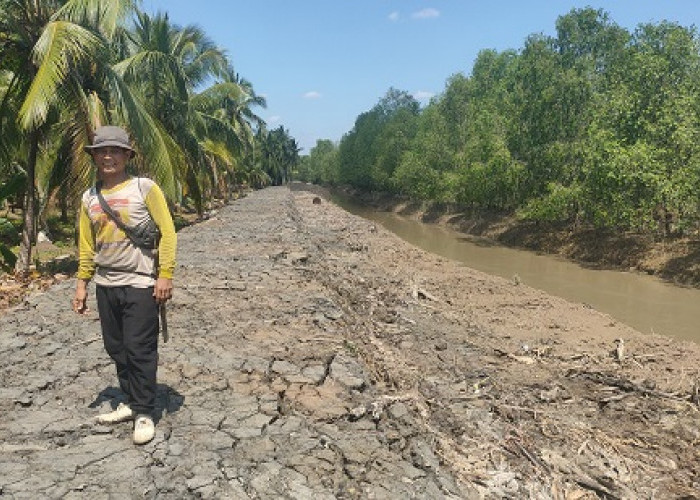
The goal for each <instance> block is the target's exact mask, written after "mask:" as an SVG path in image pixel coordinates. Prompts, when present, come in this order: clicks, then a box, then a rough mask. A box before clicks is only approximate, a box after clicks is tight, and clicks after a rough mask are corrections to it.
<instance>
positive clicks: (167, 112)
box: [115, 12, 235, 212]
mask: <svg viewBox="0 0 700 500" xmlns="http://www.w3.org/2000/svg"><path fill="white" fill-rule="evenodd" d="M128 45H129V55H128V57H126V58H125V59H124V60H123V61H121V62H120V63H119V64H117V65H116V66H115V69H116V70H117V72H118V73H119V74H120V75H122V76H123V78H124V80H125V81H126V82H128V83H129V85H131V86H132V87H133V88H135V89H138V92H139V93H140V94H141V95H142V96H143V99H144V101H145V102H148V110H149V112H150V113H151V114H152V115H153V116H154V117H156V118H157V119H158V121H159V123H161V124H162V126H163V128H164V130H165V131H167V133H168V134H169V135H170V136H171V137H172V138H173V139H174V140H175V142H176V143H177V144H178V145H179V147H180V148H181V149H180V151H182V153H183V154H184V156H185V158H186V162H185V163H184V165H183V166H184V169H183V170H181V171H178V172H176V175H177V181H178V183H179V184H180V186H181V189H182V192H183V193H186V194H189V195H190V196H191V197H192V198H193V200H194V202H195V206H196V207H197V210H198V211H199V212H201V211H202V209H203V188H204V185H205V184H206V182H205V180H204V179H205V178H206V174H207V172H209V166H210V165H211V163H210V161H209V159H208V158H207V154H206V152H205V150H204V148H203V147H202V140H203V139H204V138H206V137H209V136H210V135H212V134H214V135H220V136H221V135H223V136H226V135H228V136H229V139H235V135H234V133H233V132H234V131H233V129H231V128H230V127H227V126H226V124H225V123H222V122H221V121H220V120H217V119H216V117H213V116H209V115H206V114H204V113H202V112H199V110H198V109H196V108H195V107H194V106H193V105H192V98H193V97H194V95H195V91H196V89H197V88H198V87H199V86H201V85H202V84H204V83H206V82H207V81H208V80H209V79H210V78H214V77H216V76H219V75H221V74H223V73H224V72H225V70H226V68H227V67H228V66H229V62H228V59H227V58H226V55H225V53H224V52H223V51H222V50H220V49H218V48H217V47H216V46H214V44H213V43H212V42H211V41H210V40H209V39H208V38H207V37H206V36H205V34H204V33H203V32H202V31H201V30H200V29H199V28H197V27H194V26H186V27H184V28H180V27H178V26H175V25H173V24H172V23H170V21H169V19H168V16H167V14H160V13H159V14H156V15H155V16H150V15H148V14H146V13H143V12H139V13H137V16H136V22H135V26H134V29H133V31H132V32H131V34H130V36H129V44H128ZM227 129H230V130H227ZM178 149H179V148H178Z"/></svg>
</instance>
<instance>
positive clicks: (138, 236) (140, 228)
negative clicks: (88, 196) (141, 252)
mask: <svg viewBox="0 0 700 500" xmlns="http://www.w3.org/2000/svg"><path fill="white" fill-rule="evenodd" d="M95 190H96V191H97V199H98V200H99V201H100V206H101V207H102V211H103V212H104V213H106V214H107V215H109V217H110V218H111V219H112V220H113V221H114V223H115V224H116V225H117V227H118V228H119V229H121V230H122V231H124V233H125V234H126V236H127V237H128V238H129V240H131V242H132V243H133V244H134V245H135V246H137V247H139V248H145V249H147V250H153V249H155V248H158V241H159V240H160V230H159V229H158V226H157V225H156V223H155V221H154V220H153V219H152V218H151V217H150V216H149V217H148V218H147V219H146V220H145V221H143V222H141V223H140V224H137V225H135V226H133V227H129V226H127V225H125V224H124V223H123V222H122V221H121V219H120V217H119V215H118V214H116V213H114V211H113V210H112V209H111V208H110V206H109V204H108V203H107V201H106V200H105V199H104V197H103V196H102V193H101V190H102V182H98V183H97V184H95Z"/></svg>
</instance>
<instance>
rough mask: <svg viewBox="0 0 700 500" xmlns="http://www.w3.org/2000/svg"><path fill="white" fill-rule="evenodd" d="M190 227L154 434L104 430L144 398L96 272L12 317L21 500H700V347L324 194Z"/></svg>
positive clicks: (12, 415) (2, 433) (1, 363)
mask: <svg viewBox="0 0 700 500" xmlns="http://www.w3.org/2000/svg"><path fill="white" fill-rule="evenodd" d="M178 240H179V249H178V262H179V266H178V270H177V275H176V291H175V295H174V298H173V302H172V304H171V305H170V308H169V329H170V335H171V337H172V339H171V341H170V342H168V343H167V344H163V346H162V349H161V360H160V368H159V391H158V403H157V404H158V407H157V420H158V424H157V431H156V438H155V440H154V441H153V442H152V443H150V444H148V445H146V446H144V447H134V446H133V445H132V444H131V441H130V434H131V432H130V427H129V424H126V423H125V424H120V425H117V426H114V427H104V426H96V425H94V423H93V420H92V419H93V417H94V415H95V414H97V413H98V412H99V411H101V410H104V409H106V408H108V407H110V406H111V405H113V404H116V401H117V400H118V398H119V396H120V394H119V391H118V390H117V389H116V388H115V387H114V383H115V376H114V373H113V368H112V366H111V364H110V363H109V360H108V359H107V357H106V355H105V354H104V352H103V349H102V346H101V342H100V337H99V325H98V323H97V321H96V319H97V318H96V316H95V315H94V313H93V314H92V315H91V316H89V317H87V318H84V317H79V316H77V315H75V314H74V313H72V312H71V311H70V307H69V304H70V298H71V296H72V290H73V288H74V281H73V280H66V281H65V282H62V283H59V284H57V285H54V286H53V287H51V288H50V289H49V290H48V291H47V292H46V293H41V294H36V295H32V296H30V297H29V298H28V300H27V301H26V302H25V303H23V304H22V305H21V306H20V307H17V308H14V309H12V310H9V311H7V312H6V314H4V315H3V316H0V331H2V333H3V334H2V336H0V372H1V374H2V377H3V381H4V385H3V387H2V389H0V390H1V391H2V392H1V393H2V398H0V409H2V412H3V415H4V418H3V421H2V422H0V438H1V440H2V445H0V449H1V450H2V453H1V454H0V495H2V496H7V497H8V498H29V497H32V498H36V497H50V498H53V497H61V496H70V497H71V498H107V497H108V496H110V495H111V496H112V497H123V498H124V497H126V498H129V497H132V498H133V497H138V498H143V497H145V498H156V497H158V498H328V499H331V498H392V499H393V498H430V499H433V498H494V499H495V498H651V497H658V498H678V497H684V498H698V496H697V491H699V489H700V469H698V465H697V464H698V463H700V452H698V447H697V444H698V442H699V441H700V419H699V418H698V416H699V412H698V397H699V396H700V388H699V387H700V386H699V385H698V380H700V369H699V368H698V366H697V359H698V356H699V355H700V346H698V345H696V344H691V343H684V342H678V341H673V340H671V339H668V338H665V337H659V336H647V335H642V334H640V333H638V332H636V331H634V330H632V329H630V328H628V327H626V326H625V325H622V324H619V323H616V322H614V321H612V320H611V319H610V318H609V317H608V316H606V315H603V314H600V313H598V312H596V311H594V310H592V309H590V308H588V307H586V306H585V305H582V304H572V303H569V302H566V301H564V300H562V299H559V298H556V297H552V296H549V295H546V294H544V293H542V292H540V291H537V290H534V289H531V288H529V287H527V286H525V285H523V284H521V283H518V282H517V281H514V280H506V279H501V278H496V277H493V276H489V275H486V274H483V273H479V272H477V271H473V270H471V269H468V268H466V267H464V266H462V265H459V264H457V263H455V262H453V261H450V260H447V259H444V258H440V257H436V256H434V255H431V254H428V253H426V252H423V251H420V250H418V249H417V248H415V247H413V246H411V245H409V244H407V243H405V242H403V241H402V240H400V239H399V238H397V237H396V236H394V235H393V234H391V233H389V232H388V231H386V230H384V229H383V228H381V227H378V226H376V225H375V224H373V223H371V222H368V221H366V220H364V219H361V218H359V217H355V216H352V215H351V214H349V213H347V212H345V211H343V210H341V209H340V208H338V207H337V206H335V205H333V204H331V203H327V202H326V201H325V200H323V199H316V195H315V194H313V193H308V192H305V191H290V190H288V189H287V188H269V189H265V190H262V191H256V192H254V193H251V194H250V195H248V196H246V197H245V198H242V199H240V200H237V201H235V202H234V203H232V204H231V205H229V206H227V207H224V208H222V209H221V210H220V211H219V212H218V213H217V214H216V216H215V217H212V218H211V219H209V220H207V221H205V222H203V223H200V224H197V225H193V226H190V227H187V228H184V229H183V230H182V231H180V232H179V233H178ZM93 296H94V294H92V293H91V295H90V297H91V298H92V297H93ZM90 306H91V309H93V310H94V309H95V305H94V303H91V304H90ZM616 339H622V342H620V341H617V342H616Z"/></svg>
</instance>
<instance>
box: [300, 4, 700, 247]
mask: <svg viewBox="0 0 700 500" xmlns="http://www.w3.org/2000/svg"><path fill="white" fill-rule="evenodd" d="M320 158H321V151H320V150H319V151H318V152H314V154H312V155H310V156H309V158H308V161H307V162H306V163H305V165H304V168H305V171H304V176H305V178H307V179H310V180H313V181H314V182H337V183H344V184H350V185H353V186H355V187H356V188H360V189H365V190H383V191H395V192H398V193H401V194H405V195H408V196H410V197H413V198H415V199H418V200H429V201H440V202H456V203H461V204H464V205H468V206H470V207H472V208H473V209H475V210H500V211H507V212H516V213H518V214H519V215H520V216H521V217H524V218H527V219H530V220H541V221H551V222H565V223H571V224H591V225H595V226H597V227H601V228H606V229H620V230H633V231H642V232H647V233H657V234H660V235H669V234H672V233H676V234H680V233H682V232H689V231H698V230H699V229H700V200H699V198H698V186H700V38H699V37H698V33H697V31H696V29H695V28H693V27H691V28H686V27H683V26H680V25H678V24H676V23H671V22H667V21H664V22H661V23H657V24H642V25H640V26H638V27H637V29H636V30H634V32H629V31H627V30H625V29H623V28H621V27H620V26H618V25H616V24H615V23H614V22H613V21H612V20H611V19H610V17H609V15H608V14H607V13H606V12H604V11H602V10H596V9H592V8H590V7H587V8H583V9H573V10H571V11H570V12H569V13H567V14H565V15H563V16H561V17H560V18H559V19H557V22H556V35H555V36H553V37H550V36H545V35H532V36H530V37H528V38H527V39H526V40H525V42H524V46H523V47H522V49H520V50H517V51H516V50H507V51H503V52H498V51H495V50H482V51H481V52H480V53H479V55H478V57H477V58H476V60H475V62H474V65H473V67H472V70H471V73H470V74H469V75H466V74H455V75H453V76H451V77H450V78H449V79H448V80H447V82H446V85H445V89H444V91H443V92H442V93H441V94H440V95H438V96H436V97H435V98H433V99H432V100H431V102H430V103H429V104H428V105H427V106H425V107H424V108H423V109H420V108H419V107H418V106H417V105H416V103H415V102H413V101H412V99H411V98H410V96H409V95H408V94H406V93H405V92H400V91H397V90H395V89H390V90H389V92H388V93H387V95H386V96H385V97H384V98H383V99H382V100H380V102H379V103H378V104H377V105H376V106H375V107H373V108H372V109H371V110H369V111H367V112H365V113H362V114H361V115H360V116H358V117H357V120H356V121H355V126H354V127H353V129H352V130H351V131H350V132H349V133H348V134H346V135H345V136H344V137H343V139H342V140H341V141H340V143H339V145H338V147H337V157H336V158H337V162H336V161H335V159H334V161H331V160H330V157H328V158H327V159H325V160H323V161H320ZM331 164H333V165H337V168H338V170H337V175H334V176H333V175H331V176H329V175H325V174H323V172H327V171H328V170H324V169H328V168H329V167H328V165H331ZM333 168H335V167H333Z"/></svg>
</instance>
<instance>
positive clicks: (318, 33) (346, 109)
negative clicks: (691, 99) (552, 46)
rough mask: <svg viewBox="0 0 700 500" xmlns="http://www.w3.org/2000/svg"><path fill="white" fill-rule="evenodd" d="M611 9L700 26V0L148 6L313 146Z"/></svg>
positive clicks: (343, 0) (618, 16) (616, 17)
mask: <svg viewBox="0 0 700 500" xmlns="http://www.w3.org/2000/svg"><path fill="white" fill-rule="evenodd" d="M587 6H591V7H593V8H596V9H599V8H600V9H603V10H605V11H606V12H608V13H609V14H610V17H611V19H612V20H613V21H614V22H615V23H617V24H618V25H620V26H622V27H625V28H627V29H629V30H633V29H634V28H635V27H636V26H637V25H638V24H640V23H646V22H654V23H656V22H659V21H662V20H669V21H674V22H677V23H679V24H681V25H683V26H690V25H695V26H700V0H607V1H597V2H596V1H589V2H577V1H565V0H501V1H499V0H491V1H487V0H433V1H431V0H425V1H422V0H421V1H418V0H245V1H242V0H199V1H196V0H142V8H143V9H144V10H145V11H146V12H150V13H155V12H156V11H161V12H167V13H168V14H169V16H170V19H171V21H172V22H173V23H175V24H178V25H181V26H182V25H188V24H196V25H198V26H199V27H201V28H202V29H204V31H205V32H206V33H207V34H208V35H209V37H210V38H211V39H212V40H213V41H214V42H215V43H216V44H217V45H219V46H220V47H222V48H224V49H225V50H226V51H227V52H228V54H229V56H230V58H231V60H232V61H233V65H234V67H235V69H236V71H237V72H238V73H239V74H240V75H241V76H243V77H244V78H246V79H248V80H249V81H251V82H252V83H253V87H254V88H255V90H256V92H257V93H258V94H261V95H264V96H265V97H266V99H267V103H268V106H267V109H259V110H258V114H259V115H260V116H261V117H262V118H264V119H265V120H266V121H267V122H268V127H269V128H270V129H272V128H276V127H278V126H280V125H283V126H284V127H285V128H286V129H288V130H289V132H290V134H291V135H292V136H293V137H295V138H296V140H297V142H298V143H299V145H300V146H301V147H302V148H304V149H303V151H302V154H306V153H308V152H309V150H310V149H311V148H312V147H313V146H314V145H315V144H316V140H317V139H331V140H333V141H338V140H340V139H341V138H342V136H343V134H345V133H346V132H349V131H350V130H351V129H352V127H353V125H354V122H355V118H356V117H357V116H358V115H359V114H360V113H363V112H365V111H368V110H369V109H371V108H372V107H373V106H374V105H375V104H376V103H377V102H378V101H379V99H381V98H382V97H383V96H384V94H385V93H386V92H387V90H389V88H390V87H394V88H397V89H399V90H404V91H407V92H409V93H411V94H413V95H414V96H415V97H416V98H417V99H418V100H419V101H421V102H422V103H424V104H425V103H427V102H428V101H429V99H430V97H431V96H433V95H436V94H439V93H440V92H442V91H443V90H444V88H445V83H446V81H447V79H448V78H449V77H450V76H451V75H453V74H455V73H464V74H469V73H470V71H471V68H472V65H473V62H474V59H475V58H476V56H477V54H478V53H479V51H480V50H481V49H496V50H499V51H501V50H506V49H520V48H522V46H523V44H524V41H525V38H526V37H527V36H528V35H530V34H533V33H544V34H548V35H553V34H554V33H555V22H556V19H557V17H559V16H560V15H563V14H566V13H568V12H569V11H570V10H571V9H572V8H583V7H587Z"/></svg>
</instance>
